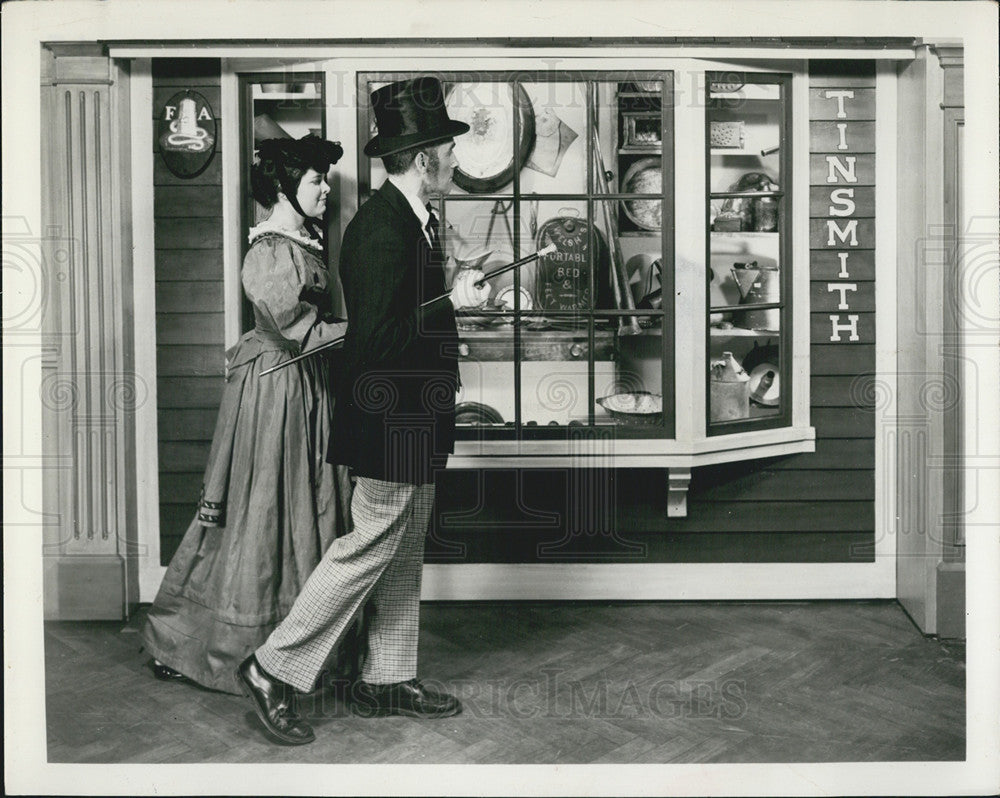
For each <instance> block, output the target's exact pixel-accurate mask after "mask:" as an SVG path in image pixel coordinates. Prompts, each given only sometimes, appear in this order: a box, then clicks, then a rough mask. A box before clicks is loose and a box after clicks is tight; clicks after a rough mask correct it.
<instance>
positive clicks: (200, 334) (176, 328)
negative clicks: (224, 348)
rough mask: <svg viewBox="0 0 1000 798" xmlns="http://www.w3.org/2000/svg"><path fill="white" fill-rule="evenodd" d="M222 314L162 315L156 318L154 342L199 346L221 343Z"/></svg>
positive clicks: (223, 320)
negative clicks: (204, 343) (207, 343)
mask: <svg viewBox="0 0 1000 798" xmlns="http://www.w3.org/2000/svg"><path fill="white" fill-rule="evenodd" d="M224 325H225V314H224V313H221V312H219V313H162V314H157V317H156V340H157V341H158V342H159V343H161V344H199V343H201V342H203V341H221V340H222V338H223V335H224Z"/></svg>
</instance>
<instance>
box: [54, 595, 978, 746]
mask: <svg viewBox="0 0 1000 798" xmlns="http://www.w3.org/2000/svg"><path fill="white" fill-rule="evenodd" d="M142 616H143V613H141V612H140V613H139V614H138V615H137V616H136V617H134V618H133V619H132V620H131V621H130V622H129V623H128V624H124V623H49V624H47V625H46V638H45V639H46V680H47V726H48V754H49V761H51V762H141V763H146V762H321V763H332V762H351V763H374V762H378V763H397V762H407V763H598V762H600V763H627V762H628V763H631V762H659V763H666V762H684V763H691V762H834V761H901V760H917V761H919V760H961V759H963V758H964V755H965V754H964V752H965V737H964V729H965V666H964V646H963V645H962V644H960V643H942V642H939V641H936V640H932V639H927V638H924V637H922V636H921V635H920V634H919V632H918V631H917V629H916V628H915V627H914V626H913V625H912V624H911V623H910V621H909V620H908V619H907V617H906V616H905V614H904V613H903V611H902V609H900V607H899V606H898V605H897V604H896V603H894V602H874V601H873V602H802V603H797V602H776V603H769V602H752V603H733V602H723V603H710V602H697V603H672V602H671V603H614V604H602V603H589V602H588V603H496V604H494V603H490V604H478V603H477V604H430V605H425V606H424V607H423V610H422V623H421V625H422V633H421V659H420V670H421V675H422V676H425V677H429V678H427V679H425V680H426V681H430V682H432V683H435V682H437V683H439V684H440V685H441V686H443V687H445V688H447V689H449V690H450V691H452V692H455V693H457V694H458V695H459V696H460V697H461V698H462V699H463V701H464V704H465V711H464V712H463V714H461V715H459V716H457V717H454V718H447V719H442V720H433V721H418V720H412V719H408V718H399V717H390V718H375V719H366V718H358V717H355V716H353V715H351V714H350V713H349V712H348V711H347V710H346V709H345V707H344V705H343V704H342V702H341V701H340V700H339V698H338V697H337V696H336V695H334V694H332V693H321V694H319V695H313V696H311V697H308V698H307V699H305V700H304V701H303V702H302V705H301V708H302V710H303V712H304V714H305V715H306V716H307V717H308V718H309V719H310V722H311V723H312V724H313V725H314V727H315V729H316V734H317V740H316V742H314V743H313V744H311V745H307V746H302V747H298V748H287V747H282V746H278V745H274V744H272V743H270V742H268V741H267V739H265V737H264V735H263V733H262V731H261V727H260V724H259V722H258V721H257V719H256V717H255V716H254V715H253V713H252V711H250V709H249V706H248V705H247V704H246V703H245V700H244V699H241V698H237V697H234V696H229V695H225V694H221V693H214V692H210V691H207V690H203V689H200V688H198V687H195V686H193V685H190V684H182V683H161V682H157V681H155V680H154V679H153V678H152V676H151V674H150V671H149V670H148V668H147V667H146V662H147V657H146V655H145V654H143V653H141V652H140V650H139V641H138V636H137V634H136V631H137V629H138V627H139V625H140V624H141V621H142Z"/></svg>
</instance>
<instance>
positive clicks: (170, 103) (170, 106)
mask: <svg viewBox="0 0 1000 798" xmlns="http://www.w3.org/2000/svg"><path fill="white" fill-rule="evenodd" d="M216 132H217V131H216V124H215V115H214V114H213V113H212V106H210V105H209V104H208V100H206V99H205V98H204V97H202V96H201V95H200V94H199V93H198V92H196V91H191V90H190V89H188V90H186V91H179V92H177V94H175V95H174V96H173V97H171V98H170V99H169V100H167V101H166V103H164V105H163V109H162V110H161V112H160V121H159V129H158V133H159V143H160V155H162V156H163V161H164V163H165V164H166V165H167V169H169V170H170V171H171V172H172V173H173V174H175V175H177V177H181V178H185V179H186V178H192V177H197V176H198V175H200V174H201V173H202V172H204V171H205V169H206V167H207V166H208V164H209V163H210V162H211V160H212V156H213V155H214V154H215V140H216Z"/></svg>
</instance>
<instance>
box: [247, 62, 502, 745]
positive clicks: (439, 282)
mask: <svg viewBox="0 0 1000 798" xmlns="http://www.w3.org/2000/svg"><path fill="white" fill-rule="evenodd" d="M371 101H372V108H373V110H374V112H375V119H376V122H377V124H378V135H376V136H375V137H374V138H373V139H372V140H371V141H369V142H368V144H367V146H366V147H365V154H366V155H368V156H369V157H373V158H376V157H377V158H382V160H383V163H384V165H385V169H386V172H387V173H388V175H389V177H388V180H386V182H385V183H384V184H383V185H382V187H381V188H380V189H379V190H378V191H376V192H375V193H374V194H373V196H372V197H371V199H369V200H368V201H367V202H366V203H365V204H364V205H362V207H361V208H360V209H359V210H358V213H357V215H356V216H355V217H354V219H352V220H351V223H350V224H349V225H348V226H347V230H346V231H345V233H344V240H343V244H342V247H341V256H340V275H341V281H342V283H343V287H344V297H345V300H346V303H347V314H348V321H349V326H348V331H347V338H346V340H345V342H344V351H343V376H342V379H341V383H340V390H339V391H338V399H337V407H336V410H335V412H334V429H333V434H332V438H331V445H330V452H329V459H330V460H331V461H332V462H336V463H340V464H345V465H348V466H351V468H352V469H353V472H354V475H355V476H356V477H357V482H356V485H355V489H354V497H353V500H352V505H351V514H352V520H353V523H354V530H353V531H352V532H351V533H350V534H348V535H345V536H343V537H340V538H338V539H337V540H336V541H334V543H333V544H332V545H331V547H330V548H329V550H328V551H327V552H326V554H325V555H324V557H323V559H322V560H321V561H320V563H319V565H318V566H317V567H316V570H315V571H314V572H313V574H312V576H311V577H310V578H309V580H308V582H307V583H306V585H305V587H304V588H303V590H302V593H301V594H300V595H299V597H298V599H297V600H296V602H295V605H294V606H293V607H292V610H291V612H290V613H289V615H288V617H287V618H286V619H285V620H284V621H283V622H282V623H281V624H280V625H279V626H278V628H277V629H275V631H274V632H273V634H271V636H270V637H269V638H268V640H267V641H266V642H265V643H264V645H262V646H261V647H260V648H259V649H257V651H256V652H255V653H254V654H253V655H251V656H250V657H249V658H248V659H247V660H246V661H245V662H244V663H243V664H242V665H240V667H239V669H238V671H237V681H238V682H239V683H240V684H241V685H242V687H243V690H244V693H245V694H246V695H247V696H248V697H249V698H250V699H251V701H252V703H253V705H254V709H255V710H256V712H257V715H258V717H260V719H261V720H262V721H263V723H264V725H265V726H266V727H267V729H268V731H269V732H270V733H271V734H272V735H274V736H275V737H277V738H278V739H280V740H282V741H283V742H286V743H293V744H300V743H308V742H310V741H312V739H313V738H314V735H313V732H312V729H310V728H309V726H308V725H307V724H305V723H304V722H303V721H302V720H301V719H300V718H299V717H298V716H297V715H296V713H295V707H294V690H292V689H291V688H295V689H297V690H300V691H308V690H311V689H312V688H313V685H314V683H315V681H316V679H317V676H318V675H319V673H320V672H321V670H322V669H323V667H324V664H325V663H326V661H327V659H328V657H329V655H330V653H331V652H332V651H333V650H334V648H335V647H336V646H337V644H338V643H339V641H340V639H341V637H342V635H343V633H344V632H345V631H346V630H347V629H348V627H349V626H350V624H351V622H352V621H353V620H354V618H355V617H356V615H357V613H358V612H359V610H360V609H361V608H362V607H363V606H364V605H365V603H366V601H368V600H369V598H370V599H371V601H372V603H373V604H374V617H373V619H372V621H371V623H370V624H369V626H368V631H367V643H368V651H367V655H366V657H365V663H364V667H363V670H362V673H361V680H360V681H359V682H358V683H357V684H355V685H354V686H353V687H352V689H351V695H350V699H351V702H352V709H353V710H354V711H355V712H356V713H358V714H366V715H388V714H405V715H409V716H412V717H446V716H450V715H454V714H456V713H458V712H459V711H461V705H460V703H459V701H458V699H457V698H455V697H454V696H450V695H446V694H443V693H440V692H437V691H434V690H432V689H430V688H429V687H427V686H426V685H423V684H422V683H421V682H420V681H418V680H417V679H416V671H417V637H418V627H419V606H420V578H421V572H422V566H423V552H424V538H425V535H426V531H427V525H428V522H429V520H430V515H431V507H432V503H433V498H434V474H435V472H436V471H437V470H438V469H440V468H443V467H444V466H445V463H446V462H447V459H448V454H449V453H450V452H452V451H453V448H454V432H455V392H456V390H457V387H458V365H457V356H458V334H457V332H456V326H455V310H456V309H457V308H460V307H467V306H474V305H478V304H480V303H481V302H483V301H484V300H485V299H486V298H488V296H489V285H484V286H483V287H482V288H476V287H475V285H474V283H475V282H476V281H477V280H479V279H480V278H481V277H482V273H481V272H477V271H471V272H460V273H459V275H458V277H457V278H456V279H455V282H454V285H453V286H452V289H451V292H450V294H449V295H448V296H447V298H445V299H442V300H440V301H438V302H435V303H432V304H431V305H429V306H427V307H421V306H420V305H421V303H422V302H425V301H426V300H429V299H432V298H434V297H438V296H440V295H442V294H446V293H447V291H446V287H445V279H444V273H443V269H442V266H443V262H444V254H443V251H442V247H441V242H440V240H439V230H438V221H437V218H436V216H435V214H434V211H433V210H432V209H431V206H430V204H429V200H430V198H431V197H433V196H437V195H442V194H447V193H448V191H449V190H450V188H451V179H452V174H453V173H454V169H455V164H456V161H455V157H454V154H453V150H454V146H455V144H454V140H453V139H454V137H455V136H457V135H460V134H462V133H465V132H467V131H468V130H469V126H468V125H466V124H465V123H463V122H458V121H455V120H452V119H450V118H449V117H448V113H447V111H446V110H445V106H444V97H443V94H442V90H441V84H440V82H439V81H438V80H437V79H435V78H430V77H420V78H416V79H413V80H407V81H402V82H398V83H392V84H389V85H387V86H385V87H383V88H380V89H378V90H377V91H375V92H373V93H372V95H371Z"/></svg>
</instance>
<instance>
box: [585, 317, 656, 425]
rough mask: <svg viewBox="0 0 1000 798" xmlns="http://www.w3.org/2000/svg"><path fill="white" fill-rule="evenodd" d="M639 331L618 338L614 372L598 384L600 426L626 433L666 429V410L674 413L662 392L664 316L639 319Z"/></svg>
mask: <svg viewBox="0 0 1000 798" xmlns="http://www.w3.org/2000/svg"><path fill="white" fill-rule="evenodd" d="M635 321H636V329H635V331H632V332H631V334H624V333H625V332H626V329H624V328H623V329H621V330H620V331H619V332H618V335H617V341H616V358H615V369H614V372H613V373H612V374H610V375H609V377H610V380H609V381H607V382H605V381H603V380H602V379H600V378H598V379H597V380H596V384H595V390H596V400H597V404H598V409H597V414H598V418H597V423H598V424H612V425H615V426H618V427H622V428H623V430H630V431H634V432H641V431H642V429H644V428H645V429H649V428H657V427H662V426H663V419H664V410H666V413H667V415H668V416H670V415H671V414H672V407H671V406H670V405H671V403H670V402H669V397H668V401H667V402H666V403H664V391H663V316H662V315H655V316H642V315H640V316H637V317H635Z"/></svg>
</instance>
